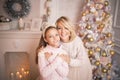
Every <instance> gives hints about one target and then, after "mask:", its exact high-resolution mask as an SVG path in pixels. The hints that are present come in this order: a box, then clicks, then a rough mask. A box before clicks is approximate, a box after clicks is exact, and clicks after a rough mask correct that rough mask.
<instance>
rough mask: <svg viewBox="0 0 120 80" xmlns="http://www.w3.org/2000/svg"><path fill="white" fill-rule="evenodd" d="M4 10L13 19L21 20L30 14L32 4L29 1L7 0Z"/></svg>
mask: <svg viewBox="0 0 120 80" xmlns="http://www.w3.org/2000/svg"><path fill="white" fill-rule="evenodd" d="M4 8H5V11H6V12H7V13H8V15H10V16H11V17H12V18H21V17H24V16H27V15H28V13H29V12H30V3H29V2H28V0H7V1H6V2H5V5H4Z"/></svg>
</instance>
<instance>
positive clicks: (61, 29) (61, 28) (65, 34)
mask: <svg viewBox="0 0 120 80" xmlns="http://www.w3.org/2000/svg"><path fill="white" fill-rule="evenodd" d="M67 26H68V25H66V24H64V23H63V22H61V23H60V22H59V23H58V24H57V28H58V33H59V36H60V39H61V40H62V41H63V42H68V41H69V39H70V31H69V30H68V28H67Z"/></svg>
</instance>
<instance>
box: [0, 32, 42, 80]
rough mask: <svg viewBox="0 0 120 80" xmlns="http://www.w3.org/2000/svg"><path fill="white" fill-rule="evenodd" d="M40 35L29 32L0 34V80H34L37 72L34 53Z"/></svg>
mask: <svg viewBox="0 0 120 80" xmlns="http://www.w3.org/2000/svg"><path fill="white" fill-rule="evenodd" d="M40 34H41V32H30V31H1V32H0V80H19V78H21V80H26V79H27V80H35V79H36V77H37V76H38V75H39V71H38V65H37V64H36V63H35V55H36V54H35V51H36V48H37V46H38V43H39V40H40ZM25 75H26V76H25Z"/></svg>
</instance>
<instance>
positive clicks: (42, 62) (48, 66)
mask: <svg viewBox="0 0 120 80" xmlns="http://www.w3.org/2000/svg"><path fill="white" fill-rule="evenodd" d="M61 61H62V60H61V58H59V57H56V58H55V59H54V60H53V61H52V62H51V63H49V62H48V61H47V60H46V59H45V55H44V53H43V52H40V53H39V54H38V65H39V71H40V74H41V75H42V76H43V77H47V76H49V75H50V74H52V73H53V72H54V71H55V69H56V68H57V67H58V66H59V65H60V63H61Z"/></svg>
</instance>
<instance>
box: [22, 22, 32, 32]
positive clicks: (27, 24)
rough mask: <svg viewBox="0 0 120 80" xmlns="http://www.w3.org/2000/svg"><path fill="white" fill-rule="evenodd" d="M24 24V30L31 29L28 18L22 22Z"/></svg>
mask: <svg viewBox="0 0 120 80" xmlns="http://www.w3.org/2000/svg"><path fill="white" fill-rule="evenodd" d="M24 25H25V27H24V30H28V31H29V30H31V21H30V20H29V21H26V22H25V23H24Z"/></svg>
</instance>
